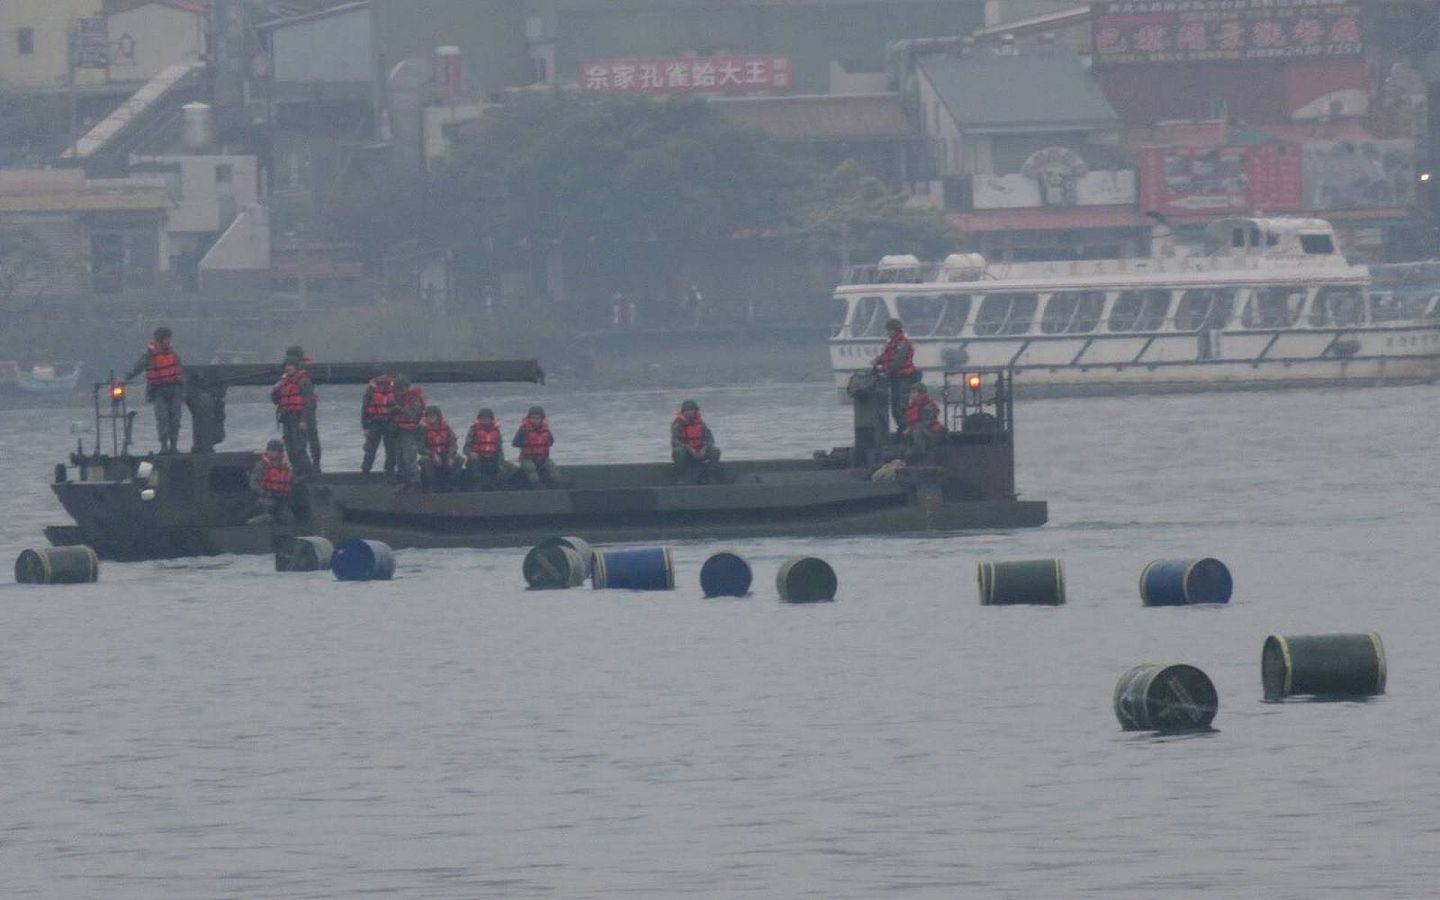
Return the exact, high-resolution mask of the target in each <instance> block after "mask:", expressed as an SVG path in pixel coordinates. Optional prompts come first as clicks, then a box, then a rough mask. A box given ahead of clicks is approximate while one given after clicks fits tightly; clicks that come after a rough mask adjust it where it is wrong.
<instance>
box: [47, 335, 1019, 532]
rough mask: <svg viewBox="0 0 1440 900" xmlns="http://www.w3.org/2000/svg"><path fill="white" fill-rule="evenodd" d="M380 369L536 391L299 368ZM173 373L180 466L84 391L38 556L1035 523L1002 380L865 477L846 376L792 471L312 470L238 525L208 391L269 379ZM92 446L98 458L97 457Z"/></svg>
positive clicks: (523, 377)
mask: <svg viewBox="0 0 1440 900" xmlns="http://www.w3.org/2000/svg"><path fill="white" fill-rule="evenodd" d="M382 370H383V371H403V372H406V373H408V374H410V375H411V377H412V379H413V380H414V381H415V382H416V383H431V384H433V383H438V382H476V381H532V382H534V381H540V380H541V378H542V373H541V371H540V367H539V365H538V364H536V363H535V362H534V361H533V360H520V361H498V362H473V363H466V362H462V363H409V362H407V363H380V364H361V363H336V364H328V365H327V364H316V365H312V366H311V367H310V368H309V371H310V374H311V377H312V379H313V380H314V381H315V382H316V383H317V384H355V383H363V382H364V381H365V380H368V378H369V377H371V375H373V374H375V373H376V372H378V371H382ZM186 374H187V378H188V391H189V396H188V397H187V401H186V402H187V405H188V406H189V409H190V411H191V414H192V417H194V419H195V427H194V433H195V435H196V440H197V445H196V447H195V448H194V451H193V452H190V453H178V454H169V455H151V456H145V457H141V456H136V455H133V454H131V453H130V452H129V446H128V444H129V441H128V431H127V430H126V424H127V423H130V422H132V421H133V419H132V417H131V414H130V413H129V412H128V410H127V409H125V400H124V397H123V392H121V396H119V397H118V398H115V399H113V400H111V399H107V398H108V396H109V392H108V388H109V386H108V385H100V386H97V399H96V424H97V437H96V444H95V446H94V447H92V452H88V453H87V452H84V450H83V449H82V450H80V451H77V452H76V453H73V454H71V456H70V457H69V458H68V459H67V460H66V461H64V462H62V463H60V464H58V465H57V466H56V469H55V479H54V483H53V484H52V489H53V491H54V493H55V495H56V497H57V498H58V499H59V501H60V503H61V505H62V506H63V507H64V508H65V510H66V512H68V513H69V514H70V516H71V518H72V519H73V521H74V524H71V525H57V526H52V527H49V528H47V529H46V535H47V537H48V538H49V539H50V541H51V542H52V543H54V544H56V545H70V544H87V545H89V546H91V547H93V548H94V549H95V550H96V551H97V552H98V553H99V555H100V556H101V557H103V558H106V559H115V560H144V559H160V558H170V557H180V556H201V555H213V554H223V553H269V552H272V551H273V550H274V549H275V547H276V546H277V545H278V544H279V543H280V542H281V541H284V540H287V539H288V538H290V537H293V536H295V535H319V536H323V537H326V538H329V539H330V540H332V541H335V542H337V543H339V542H342V541H345V540H349V539H352V538H365V539H377V540H382V541H385V542H386V543H388V544H390V545H392V546H395V547H510V546H526V545H530V544H534V543H537V542H538V541H540V540H541V539H543V538H545V537H547V536H550V535H556V534H582V535H585V536H586V538H587V539H589V540H592V541H595V542H598V543H618V542H630V541H672V540H687V539H729V538H744V537H768V536H802V537H813V536H820V535H825V536H830V535H855V534H882V535H883V534H903V533H919V532H939V531H958V530H969V529H1008V528H1019V527H1029V526H1038V525H1043V524H1044V523H1045V521H1046V518H1047V512H1048V511H1047V507H1046V504H1045V503H1044V502H1043V501H1036V500H1022V499H1020V496H1019V493H1018V492H1017V489H1016V485H1015V450H1014V414H1013V406H1012V403H1011V381H1010V376H1009V373H1007V372H1005V371H1004V370H981V369H971V370H967V371H966V372H965V373H964V376H963V377H960V376H958V375H957V376H955V377H954V378H951V379H947V386H946V389H945V390H944V392H943V397H944V400H945V404H944V410H945V418H946V424H947V426H948V427H949V429H950V430H949V433H948V434H947V435H945V437H944V439H943V441H942V442H941V446H940V447H939V449H938V450H937V452H936V455H935V458H934V459H933V460H930V461H928V464H926V465H913V466H909V467H906V468H900V467H896V466H893V465H892V466H890V467H888V468H887V469H886V470H885V473H884V474H883V475H882V476H881V477H880V478H878V479H877V478H876V477H875V474H876V472H877V470H878V469H879V468H880V467H881V466H882V465H883V464H884V463H886V462H887V461H889V460H891V459H893V458H894V457H896V456H898V455H899V454H900V447H899V444H898V439H897V437H896V436H895V435H894V434H892V433H890V432H889V431H888V429H887V422H888V420H887V396H886V392H885V390H884V385H883V384H880V383H877V382H876V381H875V380H874V379H873V378H871V377H869V376H860V377H857V378H856V379H855V380H854V383H853V384H851V386H850V395H851V402H852V407H853V412H854V438H855V439H854V443H853V444H852V445H851V446H849V447H839V448H830V449H825V450H818V451H816V452H815V453H814V454H813V456H812V457H811V458H808V459H773V460H740V461H729V460H727V461H726V462H725V464H724V467H723V472H724V477H723V478H721V479H718V480H717V483H712V484H679V483H676V481H675V479H674V475H673V471H672V467H671V465H670V464H669V463H668V462H666V463H627V464H617V465H575V466H566V467H565V468H564V469H563V484H562V485H561V486H559V487H556V488H553V489H541V490H531V489H529V488H526V487H519V486H516V487H512V488H508V489H502V490H483V491H482V490H478V489H476V488H474V487H471V486H461V487H459V488H458V489H455V490H449V491H443V492H420V491H406V490H398V489H397V486H396V485H395V483H394V482H392V481H390V480H388V479H387V478H386V477H385V476H383V475H381V474H376V473H372V474H368V475H366V474H361V473H359V472H348V473H333V474H332V473H328V472H327V473H325V474H323V475H319V476H316V477H314V478H312V479H307V480H303V481H301V482H300V483H299V484H298V485H297V489H296V494H295V498H294V499H295V506H296V507H297V509H298V520H297V521H295V522H293V523H285V524H276V523H262V522H254V521H251V517H252V516H253V514H254V498H253V497H252V496H251V494H250V491H249V484H248V480H249V474H250V471H251V469H252V468H253V466H254V465H255V462H256V459H257V458H258V455H259V454H258V452H252V451H219V452H217V451H216V450H215V449H214V448H215V445H216V444H218V443H220V442H221V441H223V439H224V430H223V421H224V393H225V390H226V389H228V387H230V386H233V385H240V384H269V383H272V382H273V381H274V380H275V379H276V378H278V377H279V374H280V371H279V369H278V368H277V367H275V366H268V365H267V366H261V365H254V366H250V365H241V366H187V367H186ZM102 393H103V394H105V395H106V396H104V397H102V396H101V394H102ZM107 423H108V424H107ZM117 423H119V424H118V425H117ZM102 437H104V438H108V440H109V441H110V443H111V447H110V449H109V452H106V453H101V452H99V444H100V443H101V441H102Z"/></svg>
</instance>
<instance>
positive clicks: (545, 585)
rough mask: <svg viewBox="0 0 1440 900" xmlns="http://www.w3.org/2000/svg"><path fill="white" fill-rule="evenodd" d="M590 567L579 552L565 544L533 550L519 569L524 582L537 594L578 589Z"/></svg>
mask: <svg viewBox="0 0 1440 900" xmlns="http://www.w3.org/2000/svg"><path fill="white" fill-rule="evenodd" d="M587 568H588V566H586V565H585V560H583V559H581V558H580V554H579V552H578V551H576V550H575V548H574V547H571V546H568V545H563V544H539V545H537V546H535V547H532V548H531V549H530V552H529V553H527V554H525V561H524V562H523V563H522V564H521V566H520V570H521V572H523V573H524V575H525V583H526V584H528V585H529V586H530V588H531V589H532V590H537V591H549V590H563V589H564V588H572V587H578V586H579V585H581V584H583V583H584V582H585V573H586V569H587Z"/></svg>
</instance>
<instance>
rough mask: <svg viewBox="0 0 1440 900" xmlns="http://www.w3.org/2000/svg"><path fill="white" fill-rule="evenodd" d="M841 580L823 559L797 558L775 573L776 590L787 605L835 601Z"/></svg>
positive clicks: (789, 560) (787, 561)
mask: <svg viewBox="0 0 1440 900" xmlns="http://www.w3.org/2000/svg"><path fill="white" fill-rule="evenodd" d="M839 587H840V580H839V579H838V578H836V577H835V570H834V569H832V568H830V564H829V563H827V562H826V561H825V560H823V559H816V558H815V557H813V556H796V557H792V558H791V559H788V560H786V561H785V563H784V564H783V565H781V566H780V571H779V572H777V573H775V588H776V590H778V591H779V592H780V599H781V600H784V601H785V602H786V603H821V602H824V601H827V600H834V599H835V592H836V591H837V590H838V589H839Z"/></svg>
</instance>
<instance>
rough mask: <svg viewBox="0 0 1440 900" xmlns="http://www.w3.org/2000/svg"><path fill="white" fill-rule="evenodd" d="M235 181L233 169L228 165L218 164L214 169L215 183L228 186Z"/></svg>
mask: <svg viewBox="0 0 1440 900" xmlns="http://www.w3.org/2000/svg"><path fill="white" fill-rule="evenodd" d="M234 180H235V167H234V166H233V165H231V164H230V163H220V164H219V165H217V166H216V167H215V183H216V184H229V183H230V182H231V181H234Z"/></svg>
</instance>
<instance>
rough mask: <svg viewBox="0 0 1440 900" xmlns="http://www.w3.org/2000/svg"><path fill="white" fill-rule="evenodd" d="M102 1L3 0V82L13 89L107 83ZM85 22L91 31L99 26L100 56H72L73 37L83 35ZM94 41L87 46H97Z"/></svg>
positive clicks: (0, 54)
mask: <svg viewBox="0 0 1440 900" xmlns="http://www.w3.org/2000/svg"><path fill="white" fill-rule="evenodd" d="M101 5H102V4H101V0H5V2H4V3H0V84H4V85H6V86H8V87H9V88H10V89H11V90H15V89H21V90H53V89H59V88H64V87H67V86H69V85H71V84H73V83H79V84H84V83H91V82H96V81H104V71H105V66H104V57H103V51H104V38H103V28H104V19H103V18H102V17H101V11H102V10H101ZM82 23H84V24H85V25H86V27H87V28H88V29H89V32H90V33H91V34H93V33H94V30H95V28H96V23H98V24H99V28H100V31H101V37H100V38H99V39H98V49H99V51H100V53H101V55H100V56H99V57H98V58H96V57H93V56H92V57H91V58H90V59H82V58H79V56H78V55H72V52H71V47H72V44H71V40H72V35H77V34H78V33H79V29H80V28H81V25H82ZM88 40H89V44H88V46H87V49H90V50H95V49H96V40H95V39H94V38H88ZM78 49H79V48H78V46H77V50H78ZM95 63H98V65H95Z"/></svg>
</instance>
